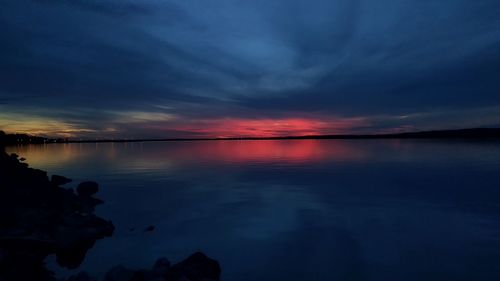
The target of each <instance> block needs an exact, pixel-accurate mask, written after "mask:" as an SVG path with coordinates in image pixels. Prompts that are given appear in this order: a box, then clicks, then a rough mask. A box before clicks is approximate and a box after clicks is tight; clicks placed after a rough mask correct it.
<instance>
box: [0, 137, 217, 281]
mask: <svg viewBox="0 0 500 281" xmlns="http://www.w3.org/2000/svg"><path fill="white" fill-rule="evenodd" d="M18 158H19V156H18V155H16V154H11V155H8V154H7V153H6V152H5V150H4V147H3V146H2V145H1V144H0V281H18V280H19V281H21V280H22V281H31V280H33V281H35V280H36V281H55V280H56V278H55V277H54V276H53V273H52V272H50V271H49V270H47V269H46V268H45V266H44V260H45V258H46V257H47V256H48V255H55V256H56V259H57V263H58V264H59V265H60V266H62V267H66V268H70V269H74V268H77V267H78V266H79V265H80V264H81V263H82V261H83V259H84V257H85V255H86V253H87V251H88V250H89V249H90V248H92V247H93V246H94V243H95V242H96V241H97V240H99V239H102V238H105V237H108V236H111V235H112V234H113V231H114V226H113V224H112V223H111V222H110V221H107V220H105V219H102V218H100V217H97V216H96V215H95V214H94V208H95V206H97V205H99V204H101V203H103V202H102V201H101V200H99V199H97V198H95V197H93V196H94V194H95V193H97V192H98V190H99V187H98V184H97V183H95V182H90V181H87V182H83V183H80V184H79V185H78V187H77V189H76V192H75V191H73V190H72V189H68V188H64V187H63V185H65V184H67V183H69V182H71V180H70V179H68V178H66V177H63V176H59V175H53V176H52V177H51V178H50V179H49V177H48V176H47V172H45V171H42V170H38V169H33V168H29V167H28V164H26V163H24V162H23V160H22V159H18ZM132 254H133V253H132ZM220 273H221V270H220V266H219V264H218V262H217V261H215V260H212V259H210V258H208V257H206V256H205V255H204V254H202V253H200V252H198V253H195V254H193V255H191V256H190V257H188V258H187V259H186V260H184V261H182V262H180V263H177V264H175V265H172V266H171V265H170V262H169V261H168V260H167V259H165V258H162V259H159V260H158V261H157V262H156V263H155V265H154V266H153V268H152V269H150V270H130V269H127V268H125V267H123V266H117V267H114V268H112V269H111V270H110V271H109V272H108V273H107V274H106V276H105V278H104V280H105V281H149V280H165V281H180V280H188V281H189V280H190V281H201V280H206V281H208V280H213V281H217V280H219V277H220ZM92 280H96V279H94V278H92V277H90V276H89V275H88V274H87V273H85V272H82V273H80V274H78V275H77V276H72V277H70V278H69V279H67V280H66V281H92ZM62 281H64V280H62Z"/></svg>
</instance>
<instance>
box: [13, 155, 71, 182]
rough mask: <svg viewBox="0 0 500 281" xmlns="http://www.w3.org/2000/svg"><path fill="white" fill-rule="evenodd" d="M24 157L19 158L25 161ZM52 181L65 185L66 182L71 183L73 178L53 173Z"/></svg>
mask: <svg viewBox="0 0 500 281" xmlns="http://www.w3.org/2000/svg"><path fill="white" fill-rule="evenodd" d="M22 159H24V158H21V159H19V161H23V160H22ZM50 181H51V182H52V183H53V184H55V185H57V186H59V185H64V184H67V183H70V182H72V181H73V180H72V179H68V178H67V177H63V176H59V175H52V177H51V178H50Z"/></svg>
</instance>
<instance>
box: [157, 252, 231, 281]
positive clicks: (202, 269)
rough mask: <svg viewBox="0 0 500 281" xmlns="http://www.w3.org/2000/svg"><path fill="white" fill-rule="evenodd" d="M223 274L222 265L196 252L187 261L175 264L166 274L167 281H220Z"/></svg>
mask: <svg viewBox="0 0 500 281" xmlns="http://www.w3.org/2000/svg"><path fill="white" fill-rule="evenodd" d="M220 274H221V269H220V265H219V263H218V262H217V261H216V260H213V259H211V258H209V257H207V256H206V255H205V254H203V253H201V252H196V253H194V254H192V255H191V256H189V257H188V258H187V259H185V260H183V261H181V262H180V263H177V264H175V265H174V266H172V268H171V269H170V270H169V271H168V272H167V274H165V280H167V281H178V280H182V278H184V277H185V278H187V279H188V280H190V281H203V280H207V279H208V280H214V281H219V279H220Z"/></svg>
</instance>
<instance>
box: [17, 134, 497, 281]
mask: <svg viewBox="0 0 500 281" xmlns="http://www.w3.org/2000/svg"><path fill="white" fill-rule="evenodd" d="M8 150H9V151H10V152H16V153H18V154H19V155H21V156H22V157H25V158H27V162H28V163H30V165H31V166H32V167H35V168H40V169H43V170H47V171H49V174H61V175H65V176H68V177H70V178H73V179H74V180H75V181H76V183H77V182H79V181H82V180H95V181H97V182H99V183H100V186H101V190H100V192H99V194H98V197H100V198H102V199H104V200H105V201H106V203H105V204H104V205H101V206H99V207H98V209H97V214H98V215H100V216H102V217H105V218H109V219H111V220H112V221H113V222H114V224H115V226H116V227H117V229H116V231H115V234H114V236H113V237H112V238H108V239H104V240H101V241H99V242H98V243H97V244H96V246H95V247H94V248H93V249H92V250H90V251H89V254H88V255H87V258H86V260H85V262H84V263H83V264H82V266H81V267H80V268H79V269H78V270H87V271H89V272H91V273H93V274H95V275H102V274H103V272H105V271H106V270H108V269H109V268H110V267H112V266H114V265H116V264H124V265H127V266H130V267H133V268H140V267H149V266H151V265H152V264H153V262H154V261H155V260H156V259H157V258H159V257H162V256H165V257H168V258H169V259H171V260H172V261H178V260H181V259H183V258H184V257H186V256H188V255H189V254H190V253H192V252H194V251H196V250H202V251H204V252H205V253H206V254H207V255H209V256H211V257H213V258H215V259H217V260H218V261H219V262H220V263H221V265H222V270H223V276H222V278H223V280H227V281H246V280H248V281H250V280H252V281H254V280H289V281H290V280H301V281H302V280H494V279H497V278H498V277H499V276H500V266H498V264H500V184H499V182H500V143H499V142H491V141H490V142H470V141H468V142H465V141H427V140H290V141H286V140H279V141H196V142H148V143H115V144H113V143H100V144H50V145H31V146H21V147H10V148H9V149H8ZM76 183H74V184H70V185H69V186H70V187H74V186H75V185H76ZM149 225H155V226H156V230H155V231H153V232H148V233H144V232H143V231H142V230H143V229H144V228H146V227H147V226H149ZM132 228H133V229H134V230H133V231H130V230H131V229H132ZM49 263H50V261H49ZM58 272H59V274H61V275H64V274H67V272H65V271H61V270H58Z"/></svg>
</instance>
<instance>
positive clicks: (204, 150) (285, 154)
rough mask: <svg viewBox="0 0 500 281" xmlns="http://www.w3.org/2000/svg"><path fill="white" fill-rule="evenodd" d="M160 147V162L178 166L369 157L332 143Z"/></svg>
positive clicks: (246, 142)
mask: <svg viewBox="0 0 500 281" xmlns="http://www.w3.org/2000/svg"><path fill="white" fill-rule="evenodd" d="M158 147H162V149H161V152H160V151H156V153H155V155H156V156H155V157H159V158H162V157H167V158H173V159H176V160H178V162H179V161H180V162H192V161H206V162H230V163H239V164H243V165H244V164H245V163H255V162H259V163H266V162H281V163H299V162H321V161H327V160H330V161H341V160H342V161H345V160H355V159H360V158H362V157H363V156H364V155H365V153H364V151H362V150H360V149H359V146H358V147H356V146H355V145H352V144H348V143H347V142H345V141H328V140H255V141H254V140H243V141H204V142H189V143H176V144H169V145H162V146H158ZM151 149H154V148H151ZM151 152H153V150H152V151H151Z"/></svg>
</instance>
